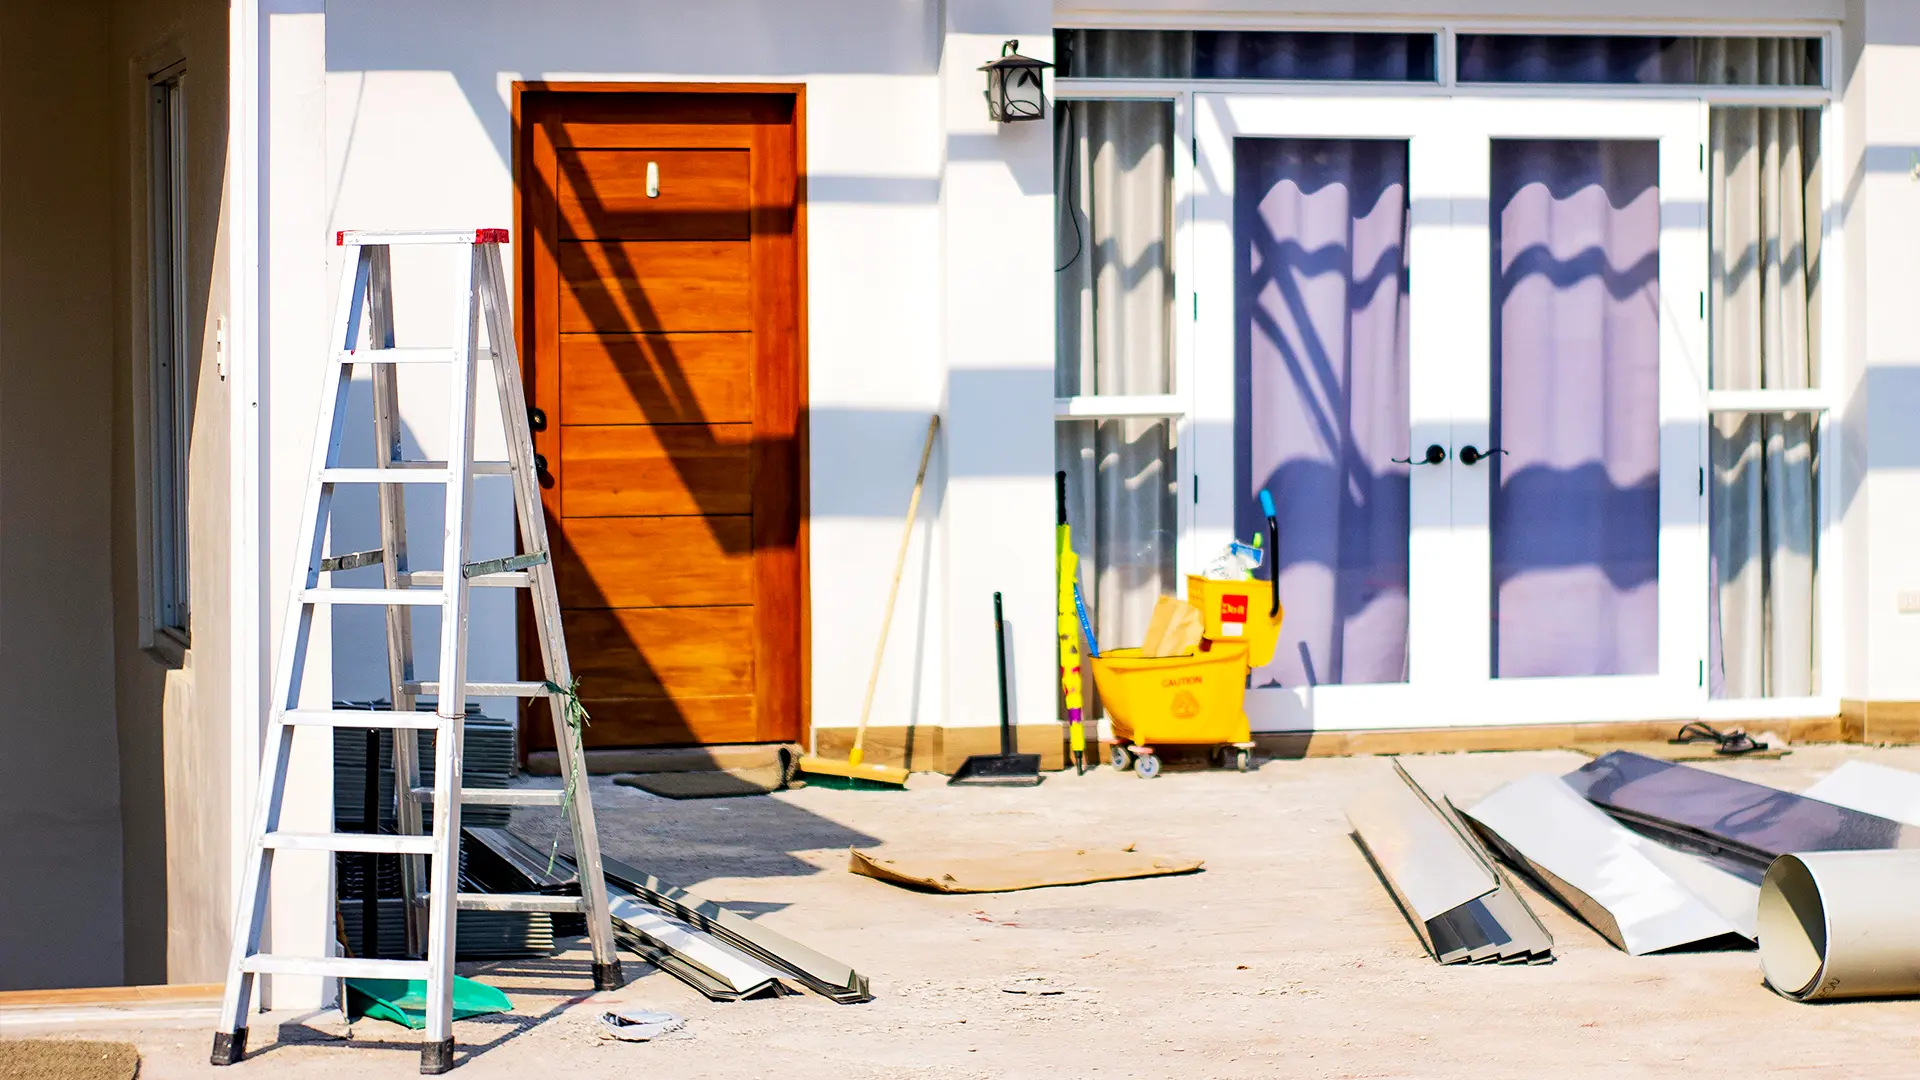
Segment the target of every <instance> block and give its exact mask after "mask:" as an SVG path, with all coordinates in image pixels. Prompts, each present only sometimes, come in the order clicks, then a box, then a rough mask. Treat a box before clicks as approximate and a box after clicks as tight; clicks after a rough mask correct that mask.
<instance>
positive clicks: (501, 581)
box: [401, 570, 533, 589]
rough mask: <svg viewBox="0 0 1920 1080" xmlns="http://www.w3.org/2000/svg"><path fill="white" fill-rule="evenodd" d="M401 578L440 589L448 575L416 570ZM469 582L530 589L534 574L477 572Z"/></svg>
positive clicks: (480, 585)
mask: <svg viewBox="0 0 1920 1080" xmlns="http://www.w3.org/2000/svg"><path fill="white" fill-rule="evenodd" d="M401 580H403V581H404V582H405V583H406V584H408V585H417V586H420V587H421V588H426V589H438V588H440V587H441V586H443V585H445V584H446V583H447V576H446V575H445V574H442V573H441V572H440V571H438V570H415V571H414V572H413V573H411V574H408V575H406V576H405V577H404V578H402V579H401ZM467 584H469V585H472V586H473V587H475V588H479V589H530V588H532V587H533V575H532V574H529V573H527V572H526V571H525V570H509V571H507V572H505V573H501V574H475V575H474V576H473V577H470V578H468V579H467Z"/></svg>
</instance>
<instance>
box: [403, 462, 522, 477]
mask: <svg viewBox="0 0 1920 1080" xmlns="http://www.w3.org/2000/svg"><path fill="white" fill-rule="evenodd" d="M387 468H389V469H438V470H440V471H441V472H445V471H446V470H447V463H446V462H444V461H431V460H423V461H391V462H388V463H387ZM473 475H475V476H512V475H513V462H511V461H475V462H474V463H473Z"/></svg>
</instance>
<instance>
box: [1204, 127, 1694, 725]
mask: <svg viewBox="0 0 1920 1080" xmlns="http://www.w3.org/2000/svg"><path fill="white" fill-rule="evenodd" d="M1705 130H1706V108H1705V106H1704V105H1703V104H1701V103H1699V102H1686V101H1605V102H1601V101H1559V100H1554V101H1546V100H1523V99H1517V98H1501V99H1491V100H1484V99H1448V98H1439V97H1420V98H1404V99H1402V98H1387V97H1352V98H1338V97H1321V96H1283V95H1265V94H1201V95H1196V100H1195V111H1194V146H1195V172H1194V183H1193V194H1192V196H1191V198H1192V200H1193V205H1192V220H1193V243H1194V266H1195V286H1194V288H1195V312H1194V316H1195V321H1196V332H1195V368H1194V378H1193V380H1192V385H1191V393H1192V397H1193V400H1192V406H1191V408H1192V414H1191V415H1192V422H1191V424H1190V426H1189V430H1190V432H1191V443H1190V447H1189V450H1188V454H1189V460H1190V461H1191V462H1192V463H1193V472H1194V479H1195V499H1194V529H1193V534H1192V540H1193V543H1194V546H1195V547H1196V548H1197V549H1198V550H1199V551H1201V552H1211V551H1213V550H1215V549H1216V548H1217V547H1218V546H1219V545H1221V544H1224V543H1225V542H1226V540H1227V539H1228V537H1229V536H1232V535H1239V536H1242V537H1245V536H1250V535H1252V534H1253V533H1254V532H1255V531H1257V526H1258V523H1259V521H1258V516H1257V515H1258V511H1257V510H1256V509H1255V507H1256V506H1257V495H1258V492H1259V491H1260V490H1261V489H1263V488H1264V489H1266V490H1269V491H1271V492H1272V494H1273V496H1274V498H1275V500H1276V501H1277V502H1278V503H1279V505H1280V518H1281V521H1280V532H1281V539H1280V546H1279V550H1278V551H1277V552H1275V553H1273V556H1272V557H1277V559H1278V565H1279V568H1280V580H1281V596H1282V599H1283V602H1284V603H1285V604H1286V607H1287V612H1286V623H1285V626H1284V627H1283V631H1282V633H1283V636H1282V640H1281V645H1280V649H1279V651H1278V653H1277V654H1276V656H1275V659H1274V662H1273V663H1272V664H1271V665H1269V666H1268V667H1266V668H1263V669H1261V670H1259V671H1256V672H1255V673H1254V678H1253V683H1252V687H1253V688H1252V689H1251V690H1250V691H1249V693H1248V703H1247V711H1248V713H1249V715H1250V716H1251V717H1252V718H1253V721H1254V727H1255V729H1256V730H1269V731H1271V730H1305V729H1319V730H1340V729H1358V728H1393V727H1428V726H1454V725H1476V724H1484V725H1496V724H1518V723H1540V722H1549V721H1551V722H1570V721H1585V720H1626V719H1649V720H1651V719H1677V718H1687V717H1691V716H1697V715H1698V713H1699V710H1700V707H1701V705H1702V704H1703V703H1704V701H1705V700H1706V690H1705V687H1704V682H1705V679H1704V664H1705V658H1706V647H1707V598H1708V579H1707V543H1706V531H1705V516H1706V515H1705V494H1704V486H1705V485H1704V473H1703V472H1702V471H1701V470H1702V468H1703V466H1704V464H1705V442H1706V426H1705V415H1706V414H1705V406H1704V392H1705V388H1706V384H1707V381H1706V371H1707V354H1706V350H1707V327H1706V319H1705V289H1706V280H1707V278H1706V275H1707V270H1708V265H1707V250H1708V249H1707V244H1708V240H1707V177H1706V173H1705V170H1704V168H1703V155H1702V150H1701V147H1702V144H1703V141H1704V135H1705Z"/></svg>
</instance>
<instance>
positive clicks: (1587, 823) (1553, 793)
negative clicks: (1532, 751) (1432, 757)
mask: <svg viewBox="0 0 1920 1080" xmlns="http://www.w3.org/2000/svg"><path fill="white" fill-rule="evenodd" d="M1465 813H1466V816H1467V817H1469V818H1471V819H1472V820H1473V821H1474V822H1476V823H1477V824H1479V825H1480V826H1481V828H1482V829H1483V830H1484V831H1485V832H1486V833H1487V835H1488V836H1489V837H1490V838H1492V840H1493V841H1494V842H1495V843H1496V844H1498V845H1499V847H1500V848H1501V849H1502V850H1503V852H1505V853H1506V854H1507V856H1508V857H1509V858H1510V859H1512V860H1514V861H1515V863H1516V864H1517V865H1520V866H1523V867H1525V868H1526V869H1527V871H1528V872H1529V873H1530V874H1532V875H1533V876H1534V877H1535V878H1536V879H1537V880H1539V881H1540V883H1541V884H1542V885H1543V886H1544V887H1546V889H1547V890H1548V891H1549V892H1551V893H1553V894H1554V895H1555V896H1557V897H1559V898H1560V900H1561V901H1562V902H1564V903H1566V904H1567V905H1568V906H1569V907H1571V908H1573V909H1574V910H1575V911H1577V912H1579V913H1580V915H1581V917H1582V918H1584V919H1585V920H1586V921H1587V922H1588V923H1589V924H1591V925H1592V926H1593V927H1594V929H1596V930H1598V931H1600V933H1601V934H1602V935H1603V936H1604V937H1606V938H1607V939H1608V940H1609V941H1612V942H1613V943H1614V944H1615V945H1617V946H1619V947H1620V948H1621V949H1624V950H1626V951H1627V952H1628V953H1630V954H1632V955H1635V956H1639V955H1642V954H1644V953H1650V952H1659V951H1661V950H1663V949H1672V948H1677V947H1679V946H1682V945H1690V944H1694V943H1697V942H1702V941H1708V940H1711V939H1713V938H1717V937H1723V936H1726V935H1738V936H1740V937H1744V938H1746V939H1748V940H1749V941H1750V940H1752V939H1753V936H1754V933H1753V914H1752V912H1753V908H1754V905H1755V904H1756V903H1757V901H1758V890H1757V889H1754V887H1753V886H1752V885H1750V884H1748V883H1747V882H1744V881H1741V880H1740V879H1739V878H1736V877H1734V876H1733V875H1731V874H1728V873H1727V872H1726V871H1724V870H1721V869H1719V868H1718V867H1714V866H1712V865H1710V864H1708V863H1706V862H1705V861H1704V860H1700V859H1698V858H1696V857H1694V856H1690V855H1687V854H1686V853H1684V852H1679V851H1673V850H1670V849H1663V850H1657V851H1656V850H1654V849H1656V848H1658V845H1657V844H1655V843H1654V842H1653V841H1651V840H1648V839H1646V838H1645V837H1642V836H1639V835H1636V834H1635V833H1633V832H1631V831H1629V830H1628V829H1626V828H1625V827H1624V826H1622V825H1621V824H1620V823H1618V822H1616V821H1614V820H1613V819H1612V818H1609V817H1608V816H1607V815H1606V814H1604V813H1602V812H1600V811H1599V810H1598V809H1596V808H1595V807H1594V806H1593V805H1592V804H1590V803H1589V802H1587V801H1586V800H1585V799H1583V798H1581V797H1580V796H1579V795H1578V794H1577V793H1576V792H1575V791H1574V790H1573V788H1572V787H1571V786H1569V785H1568V784H1567V783H1566V782H1564V781H1563V780H1561V779H1560V778H1559V777H1555V776H1551V775H1548V774H1545V773H1539V774H1535V775H1533V776H1527V777H1522V778H1521V779H1519V780H1516V781H1514V782H1513V783H1511V784H1508V785H1506V786H1505V787H1503V788H1501V789H1499V790H1498V791H1496V792H1494V793H1493V794H1492V795H1489V796H1487V797H1486V798H1485V799H1482V800H1480V801H1479V802H1477V803H1475V804H1474V805H1473V806H1471V807H1469V808H1468V809H1467V810H1466V811H1465ZM1694 884H1698V885H1699V886H1700V888H1698V889H1696V888H1695V887H1691V886H1692V885H1694ZM1743 890H1744V892H1743ZM1703 893H1704V894H1705V895H1703ZM1748 894H1750V895H1748ZM1723 909H1726V910H1723Z"/></svg>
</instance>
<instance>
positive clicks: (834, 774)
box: [800, 755, 907, 790]
mask: <svg viewBox="0 0 1920 1080" xmlns="http://www.w3.org/2000/svg"><path fill="white" fill-rule="evenodd" d="M800 772H801V775H803V776H805V777H806V778H807V780H808V782H810V783H811V782H814V781H821V782H822V783H823V786H826V787H840V786H841V785H839V784H837V783H834V782H833V781H835V780H848V781H857V782H859V783H861V784H865V785H868V787H867V788H857V787H855V786H854V785H848V786H847V788H846V790H878V789H881V788H891V789H899V788H904V787H906V785H907V770H905V769H897V768H894V767H892V766H890V765H865V764H854V763H853V762H850V761H838V760H835V759H833V758H823V757H815V756H813V755H808V756H806V757H803V758H801V759H800Z"/></svg>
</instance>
